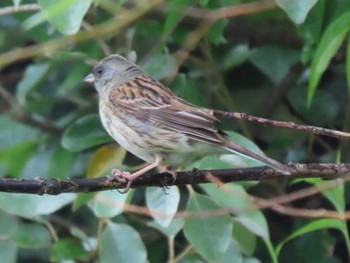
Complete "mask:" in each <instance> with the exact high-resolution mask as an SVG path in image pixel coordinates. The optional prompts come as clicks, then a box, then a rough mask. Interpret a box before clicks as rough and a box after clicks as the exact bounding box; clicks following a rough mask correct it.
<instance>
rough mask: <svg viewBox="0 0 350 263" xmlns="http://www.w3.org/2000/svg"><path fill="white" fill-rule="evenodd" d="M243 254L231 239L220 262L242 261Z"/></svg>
mask: <svg viewBox="0 0 350 263" xmlns="http://www.w3.org/2000/svg"><path fill="white" fill-rule="evenodd" d="M242 261H243V256H242V253H241V251H240V249H239V246H238V244H237V242H236V241H235V240H234V239H231V242H230V244H229V246H228V248H227V250H226V253H225V255H224V258H223V260H222V261H221V262H222V263H232V262H242Z"/></svg>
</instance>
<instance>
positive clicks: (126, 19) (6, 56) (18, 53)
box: [0, 0, 163, 68]
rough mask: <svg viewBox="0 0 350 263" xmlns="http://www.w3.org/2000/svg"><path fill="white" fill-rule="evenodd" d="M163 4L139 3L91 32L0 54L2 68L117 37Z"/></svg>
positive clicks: (156, 2) (95, 27)
mask: <svg viewBox="0 0 350 263" xmlns="http://www.w3.org/2000/svg"><path fill="white" fill-rule="evenodd" d="M162 2H163V0H149V1H138V5H136V6H135V8H133V9H132V10H129V11H125V12H124V13H123V14H118V15H115V17H114V18H112V19H110V20H108V21H106V22H104V23H101V24H99V25H96V26H94V27H93V28H92V29H91V30H89V31H82V32H79V33H77V34H75V35H73V36H66V37H61V38H58V39H55V40H52V41H48V42H45V43H42V44H37V45H33V46H29V47H25V48H16V49H13V50H11V51H9V52H6V53H3V54H0V68H1V67H4V66H5V65H7V64H9V63H11V62H14V61H16V60H20V59H25V58H29V57H34V56H39V55H44V54H46V55H49V54H50V53H53V52H55V51H56V50H57V49H60V48H63V47H65V46H67V45H70V44H72V43H76V42H81V41H85V40H89V39H92V38H98V37H101V36H106V35H108V34H111V33H113V34H114V35H117V34H118V33H120V32H121V31H122V30H123V29H124V28H125V27H127V26H128V25H130V24H131V23H133V22H135V21H136V20H137V19H139V18H140V17H142V16H143V15H145V14H146V13H147V12H149V11H150V10H152V9H153V8H154V7H155V6H157V5H159V4H160V3H162Z"/></svg>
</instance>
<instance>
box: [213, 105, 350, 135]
mask: <svg viewBox="0 0 350 263" xmlns="http://www.w3.org/2000/svg"><path fill="white" fill-rule="evenodd" d="M214 115H215V116H216V117H218V118H220V117H222V118H227V119H236V120H245V121H250V122H255V123H259V124H262V125H265V126H275V127H279V128H284V129H295V130H302V131H307V132H311V133H314V134H317V135H323V136H329V137H335V138H338V139H349V138H350V133H348V132H341V131H336V130H331V129H326V128H322V127H317V126H309V125H300V124H296V123H294V122H285V121H276V120H270V119H265V118H260V117H256V116H252V115H248V114H246V113H241V112H227V111H221V110H214Z"/></svg>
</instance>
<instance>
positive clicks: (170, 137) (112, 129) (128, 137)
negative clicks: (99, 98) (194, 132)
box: [100, 110, 192, 166]
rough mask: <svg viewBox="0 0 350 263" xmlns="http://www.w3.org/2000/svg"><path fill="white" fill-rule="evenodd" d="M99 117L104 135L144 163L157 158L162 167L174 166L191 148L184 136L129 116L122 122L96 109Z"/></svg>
mask: <svg viewBox="0 0 350 263" xmlns="http://www.w3.org/2000/svg"><path fill="white" fill-rule="evenodd" d="M100 115H101V120H102V124H103V126H104V128H105V129H106V131H107V132H108V134H109V135H110V136H111V137H112V138H113V139H114V140H115V141H116V142H117V143H118V144H119V145H120V146H122V147H123V148H125V149H126V150H127V151H129V152H131V153H132V154H134V155H136V156H137V157H139V158H141V159H143V160H144V161H146V162H149V163H153V162H155V161H156V159H157V156H159V157H161V158H162V159H163V161H164V163H165V164H168V165H174V166H177V165H180V164H182V163H183V162H184V161H186V160H187V159H188V158H189V157H190V155H191V153H192V146H191V145H189V144H188V141H187V136H186V135H184V134H181V133H176V132H172V131H168V130H165V129H161V128H160V127H154V126H151V125H149V124H146V123H143V122H141V121H139V120H133V119H131V118H130V117H128V121H127V122H125V121H123V120H121V119H120V118H119V116H116V115H115V114H113V113H109V112H108V111H105V110H100Z"/></svg>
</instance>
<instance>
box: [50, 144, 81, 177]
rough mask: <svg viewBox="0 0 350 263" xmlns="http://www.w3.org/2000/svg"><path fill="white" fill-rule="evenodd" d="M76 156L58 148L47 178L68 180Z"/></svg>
mask: <svg viewBox="0 0 350 263" xmlns="http://www.w3.org/2000/svg"><path fill="white" fill-rule="evenodd" d="M75 157H76V154H74V153H72V152H70V151H67V150H65V149H63V148H61V147H58V148H57V149H56V150H55V151H54V152H53V154H52V156H51V159H50V163H49V168H48V171H47V178H67V177H69V175H70V171H71V168H72V164H73V161H74V159H75Z"/></svg>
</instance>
